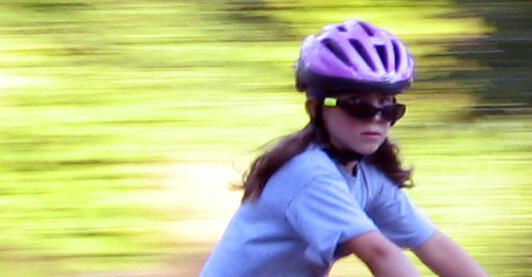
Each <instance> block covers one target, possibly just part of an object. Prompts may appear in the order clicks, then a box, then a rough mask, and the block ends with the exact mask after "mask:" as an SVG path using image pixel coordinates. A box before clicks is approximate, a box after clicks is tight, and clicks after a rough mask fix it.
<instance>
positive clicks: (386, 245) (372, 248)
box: [343, 232, 420, 277]
mask: <svg viewBox="0 0 532 277" xmlns="http://www.w3.org/2000/svg"><path fill="white" fill-rule="evenodd" d="M343 247H346V248H347V249H348V250H349V251H350V252H352V253H353V254H355V255H356V256H357V257H358V258H360V260H362V261H363V262H364V263H365V264H366V265H367V266H368V268H369V270H370V271H371V272H372V273H373V275H374V276H376V277H416V276H420V274H419V272H418V271H417V269H416V268H415V266H414V264H413V263H412V262H411V261H410V260H409V259H408V257H407V256H406V255H405V254H404V253H403V251H402V250H401V249H400V248H399V247H397V246H396V245H395V244H393V243H392V242H391V241H389V240H388V239H386V238H385V237H384V236H382V234H380V233H379V232H370V233H367V234H364V235H361V236H359V237H357V238H355V239H353V240H351V241H348V242H346V243H345V244H344V245H343Z"/></svg>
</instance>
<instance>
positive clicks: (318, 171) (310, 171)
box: [275, 146, 339, 182]
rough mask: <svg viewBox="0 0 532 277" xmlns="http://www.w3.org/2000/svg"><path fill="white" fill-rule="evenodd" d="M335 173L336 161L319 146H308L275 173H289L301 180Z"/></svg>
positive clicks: (336, 168) (336, 169) (337, 170)
mask: <svg viewBox="0 0 532 277" xmlns="http://www.w3.org/2000/svg"><path fill="white" fill-rule="evenodd" d="M337 173H339V169H338V166H337V165H336V163H335V162H334V161H333V160H331V159H330V158H329V156H328V155H327V154H326V153H325V152H324V151H323V150H322V149H321V148H319V147H317V146H310V147H309V148H308V149H307V150H305V151H304V152H302V153H301V154H299V155H297V156H295V157H293V158H292V159H291V160H290V161H288V162H287V163H286V164H285V165H284V166H283V167H282V168H281V169H279V171H278V172H277V174H275V175H281V176H282V175H289V176H292V177H293V178H297V180H299V182H302V181H303V180H310V179H314V178H316V177H319V176H324V175H325V176H327V175H331V174H333V175H337Z"/></svg>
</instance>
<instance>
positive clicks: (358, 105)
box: [323, 97, 406, 122]
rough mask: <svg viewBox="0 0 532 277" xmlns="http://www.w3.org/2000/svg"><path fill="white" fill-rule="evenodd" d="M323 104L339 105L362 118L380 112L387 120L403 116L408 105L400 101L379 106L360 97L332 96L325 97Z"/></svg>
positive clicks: (373, 115) (355, 116) (347, 111)
mask: <svg viewBox="0 0 532 277" xmlns="http://www.w3.org/2000/svg"><path fill="white" fill-rule="evenodd" d="M323 105H324V106H326V107H339V108H340V109H342V111H344V112H346V113H348V114H349V115H350V116H352V117H354V118H357V119H361V120H371V119H373V118H374V117H375V116H376V115H377V114H379V113H380V114H381V117H382V118H384V119H385V120H387V121H390V122H395V121H397V120H399V119H400V118H401V117H403V115H404V114H405V111H406V106H405V105H403V104H398V103H395V104H391V105H386V106H384V107H382V108H377V107H375V106H373V105H370V104H367V103H364V102H361V101H360V100H359V99H353V100H340V99H338V98H332V97H326V98H325V99H323Z"/></svg>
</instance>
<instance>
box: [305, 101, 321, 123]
mask: <svg viewBox="0 0 532 277" xmlns="http://www.w3.org/2000/svg"><path fill="white" fill-rule="evenodd" d="M319 104H320V102H319V100H318V99H316V98H307V101H306V102H305V110H306V111H307V113H308V115H309V116H310V118H316V110H317V108H318V105H319Z"/></svg>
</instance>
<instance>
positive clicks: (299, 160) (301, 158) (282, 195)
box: [261, 146, 345, 202]
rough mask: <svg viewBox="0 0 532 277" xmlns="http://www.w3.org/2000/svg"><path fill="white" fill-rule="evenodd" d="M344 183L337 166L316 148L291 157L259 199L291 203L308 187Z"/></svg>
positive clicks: (273, 177) (310, 148)
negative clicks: (283, 200)
mask: <svg viewBox="0 0 532 277" xmlns="http://www.w3.org/2000/svg"><path fill="white" fill-rule="evenodd" d="M331 181H333V182H343V181H345V180H344V179H343V177H342V174H341V173H340V170H339V168H338V166H337V165H336V164H335V163H334V162H333V161H332V160H331V159H330V158H329V156H328V155H327V154H326V153H325V152H323V150H322V149H321V148H319V147H316V146H310V147H309V148H308V149H306V150H305V151H304V152H302V153H300V154H299V155H297V156H295V157H293V158H292V159H291V160H290V161H288V162H287V163H286V164H285V165H283V166H282V167H281V168H280V169H279V170H278V171H277V172H276V173H275V174H273V175H272V177H271V178H270V180H268V183H267V185H266V187H265V189H264V191H263V195H262V196H261V198H263V197H264V198H268V197H274V198H276V201H278V200H280V199H285V201H286V202H289V201H291V199H293V198H294V197H295V196H296V195H297V194H299V193H300V192H301V191H303V190H305V189H306V188H307V187H308V186H312V185H320V184H325V183H331Z"/></svg>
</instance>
